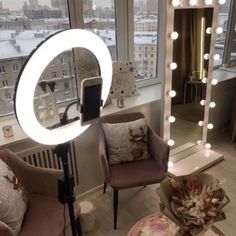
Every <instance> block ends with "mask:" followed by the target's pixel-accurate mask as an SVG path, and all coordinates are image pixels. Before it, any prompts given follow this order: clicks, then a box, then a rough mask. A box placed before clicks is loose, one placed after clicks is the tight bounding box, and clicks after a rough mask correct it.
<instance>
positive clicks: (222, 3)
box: [218, 0, 226, 5]
mask: <svg viewBox="0 0 236 236" xmlns="http://www.w3.org/2000/svg"><path fill="white" fill-rule="evenodd" d="M218 2H219V4H220V5H224V4H225V2H226V0H219V1H218Z"/></svg>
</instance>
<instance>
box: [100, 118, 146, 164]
mask: <svg viewBox="0 0 236 236" xmlns="http://www.w3.org/2000/svg"><path fill="white" fill-rule="evenodd" d="M102 126H103V131H104V134H105V138H106V143H107V151H108V161H109V163H110V164H118V163H124V162H128V161H139V160H144V159H147V158H148V157H149V153H148V149H147V120H146V119H145V118H144V119H139V120H136V121H132V122H127V123H115V124H109V123H103V124H102Z"/></svg>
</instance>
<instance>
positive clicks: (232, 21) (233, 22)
mask: <svg viewBox="0 0 236 236" xmlns="http://www.w3.org/2000/svg"><path fill="white" fill-rule="evenodd" d="M235 12H236V1H234V0H231V1H230V6H229V17H228V26H227V32H226V37H225V45H224V52H223V59H222V66H223V68H227V67H230V65H231V64H233V63H235V62H236V59H234V60H230V56H231V49H232V41H233V39H234V37H233V36H234V32H235V27H236V14H235Z"/></svg>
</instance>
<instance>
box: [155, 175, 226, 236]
mask: <svg viewBox="0 0 236 236" xmlns="http://www.w3.org/2000/svg"><path fill="white" fill-rule="evenodd" d="M157 193H158V195H159V197H160V208H161V211H162V213H163V214H164V215H166V216H167V217H168V218H169V219H170V220H172V221H173V222H174V223H175V224H177V225H178V226H179V227H180V228H182V229H183V230H185V231H189V232H190V233H191V234H192V235H200V234H202V233H204V232H206V231H207V230H208V229H209V228H210V227H211V226H212V225H213V223H214V222H216V221H221V220H225V219H226V216H225V214H224V212H223V208H224V207H225V205H227V204H228V203H229V201H230V200H229V198H228V196H227V195H226V193H225V191H224V190H223V189H222V188H221V186H220V185H219V181H218V179H216V178H215V177H213V176H211V175H208V174H204V173H201V174H195V175H188V176H179V177H174V178H169V177H168V178H166V179H165V180H164V181H162V183H161V185H160V188H159V189H158V190H157Z"/></svg>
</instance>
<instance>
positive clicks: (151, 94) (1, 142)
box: [0, 84, 161, 148]
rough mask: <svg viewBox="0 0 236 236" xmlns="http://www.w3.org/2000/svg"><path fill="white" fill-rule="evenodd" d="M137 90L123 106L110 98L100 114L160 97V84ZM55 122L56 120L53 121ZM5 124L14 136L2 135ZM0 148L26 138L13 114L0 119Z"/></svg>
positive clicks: (107, 113)
mask: <svg viewBox="0 0 236 236" xmlns="http://www.w3.org/2000/svg"><path fill="white" fill-rule="evenodd" d="M138 92H139V93H140V95H137V96H133V97H127V98H125V107H124V108H118V107H117V105H116V104H117V103H116V99H112V103H111V104H109V105H107V106H106V107H104V108H103V109H102V111H101V116H106V115H109V114H113V113H116V112H119V111H126V110H129V109H130V108H134V107H138V106H141V105H144V104H148V103H151V102H154V101H157V100H160V99H161V84H155V85H152V86H148V87H143V88H140V89H138ZM73 114H74V116H76V115H78V114H76V113H75V111H74V112H73V111H72V112H70V115H73ZM49 123H51V122H49ZM55 123H56V122H55ZM5 125H11V126H12V128H13V133H14V136H12V137H9V138H5V137H4V136H3V131H2V127H3V126H5ZM0 130H1V131H0V136H1V139H0V148H6V147H10V146H11V145H15V144H19V143H21V142H24V141H26V140H28V139H29V138H28V136H27V135H26V134H25V133H24V131H23V130H22V129H21V127H20V126H19V124H18V122H17V120H16V118H15V116H10V117H7V119H6V118H3V119H1V120H0Z"/></svg>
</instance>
